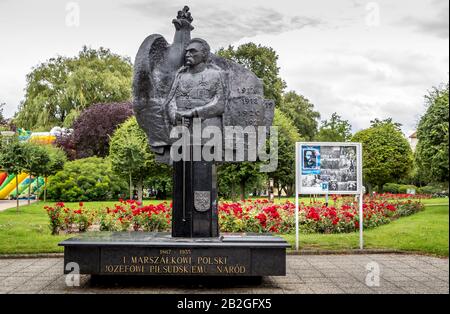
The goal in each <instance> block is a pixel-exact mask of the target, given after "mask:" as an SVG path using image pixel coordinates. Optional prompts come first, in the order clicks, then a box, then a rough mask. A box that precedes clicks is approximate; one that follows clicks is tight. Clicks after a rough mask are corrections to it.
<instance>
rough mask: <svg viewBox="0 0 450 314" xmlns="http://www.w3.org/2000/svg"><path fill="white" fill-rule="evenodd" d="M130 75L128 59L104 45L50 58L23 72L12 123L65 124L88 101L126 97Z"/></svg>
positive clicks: (34, 126) (35, 125)
mask: <svg viewBox="0 0 450 314" xmlns="http://www.w3.org/2000/svg"><path fill="white" fill-rule="evenodd" d="M131 77H132V65H131V62H130V60H129V59H128V58H124V57H121V56H119V55H116V54H113V53H111V51H109V50H108V49H104V48H100V49H98V50H95V49H90V48H87V47H83V49H82V50H81V51H80V53H79V54H78V56H77V57H72V58H68V57H62V56H58V57H56V58H51V59H50V60H48V61H47V62H44V63H41V64H40V65H38V66H36V67H35V68H33V70H32V71H31V73H29V74H28V75H27V86H26V91H25V101H24V102H23V103H22V104H21V105H20V106H19V112H18V113H17V115H16V117H15V119H14V120H15V123H16V124H17V126H19V127H22V128H25V129H38V128H50V127H52V126H54V125H63V124H64V125H68V124H69V122H70V121H73V120H74V117H75V116H76V115H77V113H78V112H81V111H82V110H83V109H85V108H87V107H88V106H90V105H91V104H94V103H105V102H116V101H124V100H129V99H130V98H131ZM66 118H67V119H68V120H70V121H65V120H66Z"/></svg>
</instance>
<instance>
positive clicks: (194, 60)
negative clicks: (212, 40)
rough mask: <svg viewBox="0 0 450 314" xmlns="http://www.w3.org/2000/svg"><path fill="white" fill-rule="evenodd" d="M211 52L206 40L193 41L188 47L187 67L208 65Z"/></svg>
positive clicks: (196, 39) (195, 39)
mask: <svg viewBox="0 0 450 314" xmlns="http://www.w3.org/2000/svg"><path fill="white" fill-rule="evenodd" d="M210 52H211V48H210V47H209V45H208V43H207V42H206V41H205V40H204V39H201V38H193V39H191V41H189V44H188V45H187V47H186V55H185V61H186V65H187V66H195V65H197V64H200V63H206V62H207V61H208V58H209V54H210Z"/></svg>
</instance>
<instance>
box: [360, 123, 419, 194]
mask: <svg viewBox="0 0 450 314" xmlns="http://www.w3.org/2000/svg"><path fill="white" fill-rule="evenodd" d="M352 142H361V143H362V150H363V178H364V181H365V183H366V184H367V185H368V186H369V190H370V189H371V187H372V186H378V188H379V189H381V188H382V187H383V185H384V184H385V183H387V182H398V181H399V180H401V179H402V178H405V177H407V176H408V175H409V173H410V171H411V168H412V163H413V156H412V151H411V147H410V146H409V143H408V141H407V140H406V138H405V137H404V136H403V134H402V132H401V130H400V128H399V126H398V125H396V124H395V123H392V121H389V120H385V121H384V122H380V121H379V120H377V121H375V123H373V125H372V126H371V127H370V128H368V129H365V130H362V131H359V132H357V133H356V134H355V135H354V136H353V137H352Z"/></svg>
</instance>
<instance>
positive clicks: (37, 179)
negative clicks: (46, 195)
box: [36, 177, 39, 201]
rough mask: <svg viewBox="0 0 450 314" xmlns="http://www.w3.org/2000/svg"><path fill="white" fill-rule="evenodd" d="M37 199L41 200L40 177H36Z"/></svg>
mask: <svg viewBox="0 0 450 314" xmlns="http://www.w3.org/2000/svg"><path fill="white" fill-rule="evenodd" d="M36 201H39V177H36Z"/></svg>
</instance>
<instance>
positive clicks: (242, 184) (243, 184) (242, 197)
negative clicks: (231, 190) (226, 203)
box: [239, 181, 245, 201]
mask: <svg viewBox="0 0 450 314" xmlns="http://www.w3.org/2000/svg"><path fill="white" fill-rule="evenodd" d="M239 187H240V189H241V201H245V181H241V182H240V183H239Z"/></svg>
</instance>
